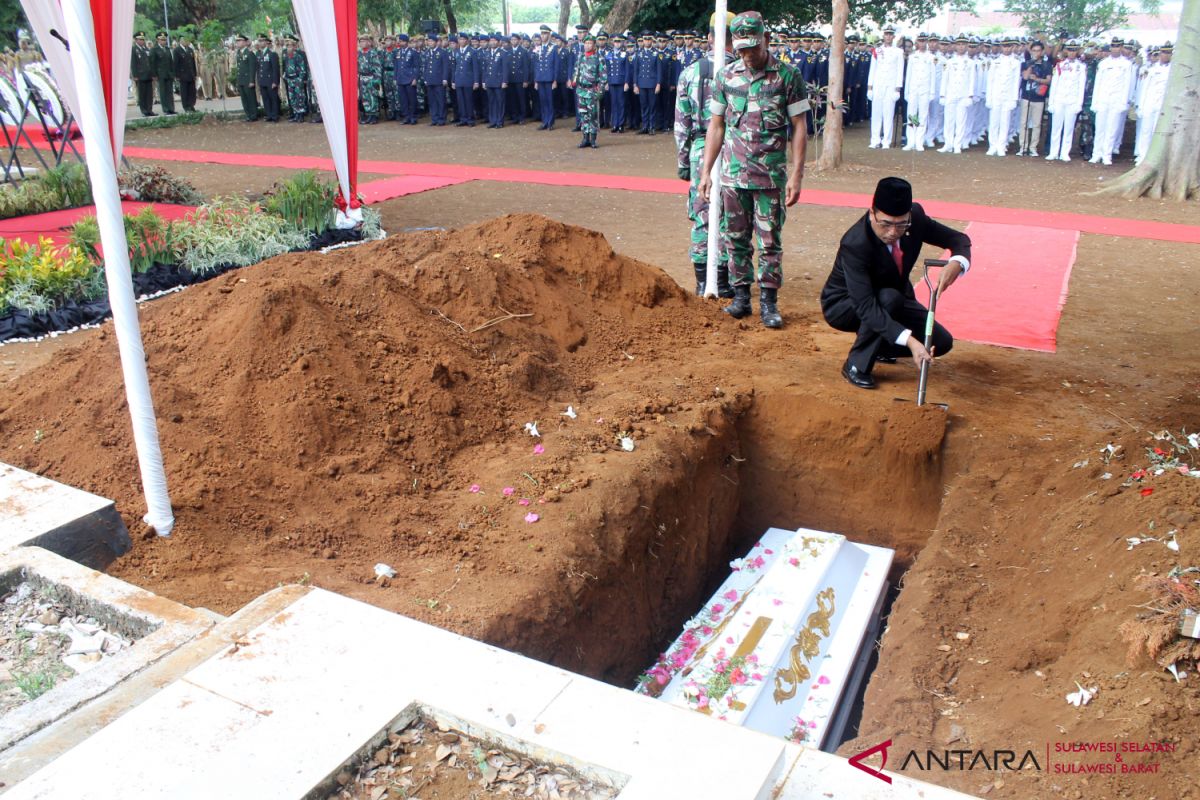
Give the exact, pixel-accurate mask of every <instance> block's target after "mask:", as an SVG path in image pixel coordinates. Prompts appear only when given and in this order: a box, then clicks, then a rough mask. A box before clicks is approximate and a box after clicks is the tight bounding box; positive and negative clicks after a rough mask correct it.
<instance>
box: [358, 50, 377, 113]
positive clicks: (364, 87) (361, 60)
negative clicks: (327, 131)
mask: <svg viewBox="0 0 1200 800" xmlns="http://www.w3.org/2000/svg"><path fill="white" fill-rule="evenodd" d="M381 77H382V75H381V72H380V65H379V54H378V51H376V50H375V47H374V45H373V44H372V42H371V37H370V36H369V35H367V34H363V35H362V36H359V37H358V102H359V105H360V106H361V107H362V120H361V122H362V123H363V124H364V125H374V124H375V123H377V122H379V88H380V79H381Z"/></svg>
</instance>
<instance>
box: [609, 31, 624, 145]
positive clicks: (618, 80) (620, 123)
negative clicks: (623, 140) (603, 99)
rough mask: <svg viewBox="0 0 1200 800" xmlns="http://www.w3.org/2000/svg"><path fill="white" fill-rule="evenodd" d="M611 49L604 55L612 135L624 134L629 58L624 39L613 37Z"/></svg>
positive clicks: (617, 36)
mask: <svg viewBox="0 0 1200 800" xmlns="http://www.w3.org/2000/svg"><path fill="white" fill-rule="evenodd" d="M613 42H614V43H615V44H614V45H613V49H612V50H610V51H609V52H607V53H605V54H604V60H605V62H606V65H605V66H606V71H607V72H608V104H609V114H610V121H611V122H612V132H613V133H624V132H625V92H627V91H628V90H629V56H628V54H626V52H625V37H624V36H622V35H621V34H619V33H618V34H614V35H613Z"/></svg>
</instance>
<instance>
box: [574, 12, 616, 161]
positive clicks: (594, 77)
mask: <svg viewBox="0 0 1200 800" xmlns="http://www.w3.org/2000/svg"><path fill="white" fill-rule="evenodd" d="M567 86H568V88H571V89H574V90H575V99H576V100H577V101H578V103H579V127H580V129H581V130H582V131H583V141H582V142H580V143H579V146H580V147H592V148H595V147H598V146H599V145H597V144H596V131H597V130H598V129H599V127H600V98H601V96H603V94H604V93H605V92H606V91H608V64H607V63H606V62H605V60H604V57H603V56H601V55H600V54H599V53H597V52H596V37H595V36H592V35H591V34H590V33H589V34H588V35H587V36H585V37H584V38H583V52H582V53H581V54H580V55H579V59H578V60H577V61H576V62H575V72H574V73H573V74H572V75H571V80H569V81H568V82H567Z"/></svg>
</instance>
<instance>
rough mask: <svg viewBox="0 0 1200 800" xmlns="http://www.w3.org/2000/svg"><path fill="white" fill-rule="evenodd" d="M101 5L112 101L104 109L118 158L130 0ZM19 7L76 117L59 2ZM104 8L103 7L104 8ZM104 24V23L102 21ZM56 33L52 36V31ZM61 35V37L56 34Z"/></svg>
mask: <svg viewBox="0 0 1200 800" xmlns="http://www.w3.org/2000/svg"><path fill="white" fill-rule="evenodd" d="M105 6H106V7H107V6H111V8H112V38H111V40H110V41H111V43H112V48H113V52H112V74H111V80H112V83H111V86H112V87H113V91H112V95H113V97H112V104H111V106H110V107H109V109H108V119H109V121H110V122H111V125H110V126H109V130H110V136H111V138H112V142H113V153H114V154H115V156H116V160H117V161H120V158H121V151H122V150H123V149H124V147H125V115H126V110H127V108H128V103H127V102H126V98H127V94H128V90H127V89H126V87H127V86H128V85H129V53H130V47H131V45H132V42H133V7H134V2H133V0H109V2H106V3H105ZM21 7H22V8H23V9H24V10H25V16H26V17H27V18H28V19H29V24H30V26H31V27H32V28H33V32H34V35H35V36H36V37H37V40H38V45H39V46H40V47H41V48H42V52H43V53H45V54H46V60H47V61H49V62H50V70H51V73H52V74H53V76H54V80H55V82H56V83H57V84H58V88H59V91H60V92H61V93H62V97H63V101H64V102H65V103H66V104H67V108H69V109H70V110H71V114H72V115H74V117H75V119H76V120H78V119H79V117H80V113H79V91H78V90H77V88H76V85H77V84H76V79H75V74H74V69H73V67H72V66H71V54H70V52H68V50H67V44H64V42H63V40H64V39H65V40H66V42H67V43H70V41H71V39H70V37H69V36H68V35H67V27H66V20H65V18H64V16H63V5H62V3H61V2H60V0H21ZM106 10H107V8H106ZM105 24H106V25H107V24H108V23H107V22H105ZM52 31H53V32H54V33H57V34H58V36H55V35H54V33H52ZM60 37H61V38H60Z"/></svg>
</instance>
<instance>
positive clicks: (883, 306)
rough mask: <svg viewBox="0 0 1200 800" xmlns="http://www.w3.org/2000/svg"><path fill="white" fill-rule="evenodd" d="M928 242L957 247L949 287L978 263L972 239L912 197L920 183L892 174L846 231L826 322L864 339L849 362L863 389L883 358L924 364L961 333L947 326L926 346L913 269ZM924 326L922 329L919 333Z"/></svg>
mask: <svg viewBox="0 0 1200 800" xmlns="http://www.w3.org/2000/svg"><path fill="white" fill-rule="evenodd" d="M924 244H932V245H937V246H938V247H942V248H946V249H949V250H950V252H951V254H952V255H951V259H950V263H949V264H948V265H947V266H946V268H945V269H944V270H943V271H942V275H941V281H940V286H941V291H943V292H944V291H946V290H947V289H949V288H950V286H951V285H952V284H953V283H954V282H955V281H956V280H958V276H959V275H961V274H963V273H964V272H966V271H967V270H968V269H969V268H970V266H971V260H970V259H971V240H970V239H969V238H968V237H967V235H966V234H964V233H960V232H959V231H956V230H954V229H953V228H948V227H946V226H945V225H942V224H941V223H939V222H935V221H934V220H932V219H930V218H929V217H927V216H926V215H925V211H924V210H923V209H922V208H921V206H920V205H919V204H916V203H914V202H913V201H912V186H911V185H910V184H909V182H908V181H906V180H904V179H902V178H884V179H883V180H881V181H880V182H879V184H878V186H876V187H875V196H874V199H873V200H872V202H871V209H870V211H868V212H867V213H866V214H864V215H863V217H862V219H860V220H858V222H855V223H854V225H853V226H851V228H850V230H848V231H846V234H845V235H844V236H843V237H842V241H841V244H840V245H839V247H838V253H837V258H836V259H835V260H834V262H833V271H832V272H831V273H830V274H829V280H827V281H826V282H825V288H824V289H823V290H822V291H821V311H822V313H823V314H824V315H825V321H826V322H828V323H829V324H830V325H832V326H833V327H834V328H836V329H837V330H839V331H854V332H856V333H857V334H858V338H857V339H855V340H854V346H853V347H851V348H850V355H849V356H848V357H847V358H846V363H845V364H843V365H842V376H843V377H845V379H846V380H848V381H849V382H850V383H852V384H853V385H855V386H858V387H860V388H863V389H874V388H875V379H874V378H873V377H872V376H871V370H872V368H873V367H874V366H875V362H876V361H885V362H888V363H892V362H894V361H895V360H896V358H897V357H898V356H901V355H911V356H912V359H913V362H914V363H916V365H917V366H918V367H920V365H921V364H922V363H923V362H926V361H929V362H931V361H932V360H933V356H934V354H936V355H939V356H944V355H945V354H946V353H949V352H950V348H951V347H952V346H953V345H954V339H953V338H952V337H951V336H950V332H949V331H947V330H946V329H945V328H943V327H942V326H941V325H940V324H935V325H934V328H933V343H932V347H931V348H930V351H926V350H925V345H924V344H923V343H922V341H921V334H922V332H923V331H924V330H925V320H926V316H927V314H928V309H926V308H925V306H923V305H921V304H920V303H918V302H917V298H916V294H915V293H914V292H913V287H912V282H911V279H910V277H909V276H910V274H911V273H912V270H913V266H914V265H915V264H916V262H917V258H918V257H919V256H920V254H921V246H922V245H924ZM914 332H916V333H914Z"/></svg>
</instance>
